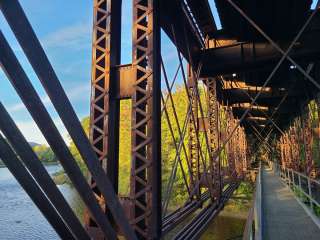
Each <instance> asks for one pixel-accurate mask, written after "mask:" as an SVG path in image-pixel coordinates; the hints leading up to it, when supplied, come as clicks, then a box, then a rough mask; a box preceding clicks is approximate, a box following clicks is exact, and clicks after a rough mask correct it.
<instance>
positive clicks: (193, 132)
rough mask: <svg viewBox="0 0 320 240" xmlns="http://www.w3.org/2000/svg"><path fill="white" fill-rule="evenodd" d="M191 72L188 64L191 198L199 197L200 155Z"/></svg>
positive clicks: (194, 83) (193, 83) (197, 103)
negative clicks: (190, 101) (190, 115)
mask: <svg viewBox="0 0 320 240" xmlns="http://www.w3.org/2000/svg"><path fill="white" fill-rule="evenodd" d="M192 74H193V72H192V69H191V66H190V65H188V91H189V95H190V97H191V98H192V99H193V101H192V103H190V104H191V112H192V113H191V114H193V116H194V117H191V118H189V122H188V127H189V139H188V141H189V161H190V163H189V165H190V167H191V174H190V183H191V184H192V185H191V186H190V188H191V192H192V193H193V196H191V197H192V198H196V199H199V198H200V194H201V191H200V186H199V185H197V184H196V183H197V182H198V181H200V156H199V151H200V149H199V144H198V141H197V131H199V117H198V112H199V110H198V106H199V99H198V97H197V95H196V93H195V89H194V88H196V87H197V86H196V84H197V83H196V82H195V80H194V77H193V76H192Z"/></svg>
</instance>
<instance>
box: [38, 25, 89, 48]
mask: <svg viewBox="0 0 320 240" xmlns="http://www.w3.org/2000/svg"><path fill="white" fill-rule="evenodd" d="M91 29H92V25H91V24H89V23H77V24H74V25H71V26H67V27H64V28H60V29H58V30H57V31H55V32H52V33H50V34H48V35H47V36H45V37H44V38H42V39H41V41H40V42H41V43H42V45H43V46H44V47H45V48H56V47H67V48H72V49H76V50H79V49H83V48H85V47H87V46H88V43H90V42H91V38H92V37H91V35H92V33H91Z"/></svg>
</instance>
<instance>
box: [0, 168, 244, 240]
mask: <svg viewBox="0 0 320 240" xmlns="http://www.w3.org/2000/svg"><path fill="white" fill-rule="evenodd" d="M46 169H47V170H48V172H49V173H50V174H53V173H55V172H57V171H59V170H60V169H61V167H60V166H59V165H53V166H47V167H46ZM59 189H60V191H61V192H62V193H63V195H64V196H65V198H66V199H67V201H68V202H69V203H70V205H71V207H72V208H73V209H74V211H75V213H76V214H77V215H78V216H79V217H80V218H81V215H82V211H83V210H82V209H83V205H82V202H81V200H80V199H79V196H78V195H77V193H76V192H75V190H74V189H73V188H72V187H70V186H68V185H61V186H59ZM246 212H247V209H246V208H244V209H242V210H240V211H238V210H236V211H235V209H234V207H233V206H232V204H229V206H228V205H227V206H226V208H225V209H224V210H223V211H222V212H221V213H220V214H219V216H218V217H217V218H216V219H215V220H214V221H213V222H212V223H211V224H210V226H209V227H208V230H207V231H206V232H205V234H204V236H203V237H202V238H201V239H202V240H231V239H233V240H235V239H241V234H242V232H243V228H244V224H245V218H246ZM169 236H170V234H169ZM169 238H170V237H169ZM16 239H20V240H23V239H26V240H27V239H28V240H30V239H32V240H38V239H39V240H40V239H41V240H44V239H45V240H56V239H59V237H58V236H57V234H56V233H55V231H54V230H53V229H52V227H51V226H50V225H49V223H48V222H47V221H46V219H45V218H44V217H43V216H42V214H41V212H40V211H39V210H38V209H37V208H36V206H35V205H34V204H33V202H32V201H31V200H30V198H29V197H28V196H27V194H26V193H25V192H24V191H23V189H22V188H21V187H20V185H19V184H18V182H17V181H16V180H15V179H14V177H13V176H12V175H11V173H10V172H9V170H8V169H7V168H0V240H16Z"/></svg>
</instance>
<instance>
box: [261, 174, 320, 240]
mask: <svg viewBox="0 0 320 240" xmlns="http://www.w3.org/2000/svg"><path fill="white" fill-rule="evenodd" d="M262 199H263V203H262V204H263V207H262V208H263V215H262V216H263V221H264V222H263V224H264V227H263V229H264V232H263V236H264V239H266V240H296V239H297V240H302V239H306V240H319V239H320V229H319V228H318V226H317V225H316V224H315V223H314V222H313V221H312V219H311V218H310V216H308V214H307V213H306V212H305V210H304V209H303V208H302V207H301V205H300V204H299V203H298V202H297V200H296V199H295V198H294V195H293V193H292V192H291V191H290V190H289V189H288V188H287V187H286V186H285V185H284V184H283V183H282V182H281V180H280V178H279V177H278V176H276V175H274V173H273V172H272V171H270V170H269V169H266V168H264V169H263V171H262Z"/></svg>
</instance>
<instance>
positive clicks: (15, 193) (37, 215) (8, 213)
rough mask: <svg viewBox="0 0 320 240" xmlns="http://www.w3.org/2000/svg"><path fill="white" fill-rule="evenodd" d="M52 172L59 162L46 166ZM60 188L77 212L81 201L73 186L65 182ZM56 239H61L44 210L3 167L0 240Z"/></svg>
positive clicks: (0, 184) (0, 174) (0, 182)
mask: <svg viewBox="0 0 320 240" xmlns="http://www.w3.org/2000/svg"><path fill="white" fill-rule="evenodd" d="M46 169H47V170H48V172H49V173H50V174H53V173H55V172H57V171H59V170H60V169H61V167H60V166H59V165H52V166H47V167H46ZM59 189H60V190H61V192H62V193H63V195H64V196H65V198H66V199H67V201H68V202H69V203H70V204H71V206H72V208H73V209H74V210H75V212H76V213H77V214H80V213H81V211H80V209H81V201H80V199H79V197H78V195H77V194H76V192H75V191H74V190H73V188H71V187H69V186H67V185H62V186H59ZM16 239H28V240H38V239H39V240H40V239H41V240H42V239H45V240H56V239H59V237H58V236H57V234H56V233H55V231H54V230H53V229H52V227H51V226H50V225H49V223H48V222H47V220H46V219H45V218H44V217H43V216H42V214H41V212H40V211H39V210H38V209H37V207H36V206H35V205H34V204H33V202H32V201H31V200H30V198H29V197H28V195H27V194H26V193H25V192H24V190H23V189H22V188H21V187H20V185H19V184H18V182H17V181H16V180H15V178H14V177H13V176H12V175H11V173H10V172H9V170H8V169H7V168H0V240H16Z"/></svg>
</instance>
